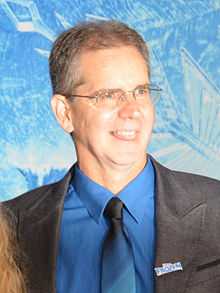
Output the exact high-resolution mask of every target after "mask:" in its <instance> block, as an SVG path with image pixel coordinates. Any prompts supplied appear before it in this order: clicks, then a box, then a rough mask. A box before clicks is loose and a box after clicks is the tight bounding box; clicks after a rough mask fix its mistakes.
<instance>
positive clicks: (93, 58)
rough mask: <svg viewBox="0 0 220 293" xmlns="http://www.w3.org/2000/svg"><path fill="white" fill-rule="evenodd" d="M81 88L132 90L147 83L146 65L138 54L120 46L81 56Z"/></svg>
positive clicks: (89, 52)
mask: <svg viewBox="0 0 220 293" xmlns="http://www.w3.org/2000/svg"><path fill="white" fill-rule="evenodd" d="M79 67H80V75H81V78H82V80H83V84H82V85H81V87H82V88H83V87H87V88H89V89H90V88H91V90H92V89H93V88H95V89H97V88H125V89H128V88H129V87H130V88H133V87H135V86H137V85H139V84H144V83H147V82H148V71H147V65H146V62H145V60H144V58H143V56H142V55H141V54H140V52H139V51H138V50H137V49H136V48H135V47H131V46H121V47H114V48H108V49H100V50H95V51H87V52H84V53H82V54H81V56H80V61H79Z"/></svg>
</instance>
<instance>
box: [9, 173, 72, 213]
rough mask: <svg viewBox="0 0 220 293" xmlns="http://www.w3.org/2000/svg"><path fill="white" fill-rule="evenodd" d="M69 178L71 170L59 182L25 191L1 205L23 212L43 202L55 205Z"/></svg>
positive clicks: (62, 193) (64, 191) (62, 194)
mask: <svg viewBox="0 0 220 293" xmlns="http://www.w3.org/2000/svg"><path fill="white" fill-rule="evenodd" d="M71 177H72V168H71V169H70V170H69V171H68V172H67V174H66V175H65V176H64V177H63V178H62V179H61V180H59V181H57V182H54V183H50V184H47V185H43V186H41V187H38V188H35V189H33V190H30V191H27V192H25V193H23V194H21V195H19V196H18V197H15V198H13V199H10V200H7V201H4V202H3V205H4V206H6V207H8V208H9V209H11V210H14V211H17V210H19V211H22V210H23V211H25V210H31V209H33V208H35V207H37V206H41V204H43V203H44V202H45V200H46V201H47V204H50V202H53V204H56V202H59V201H60V199H61V198H62V197H63V196H65V194H66V191H67V188H68V186H69V182H70V180H71Z"/></svg>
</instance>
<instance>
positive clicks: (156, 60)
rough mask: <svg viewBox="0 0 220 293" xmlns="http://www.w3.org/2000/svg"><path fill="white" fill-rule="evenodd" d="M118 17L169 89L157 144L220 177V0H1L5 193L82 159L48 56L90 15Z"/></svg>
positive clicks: (158, 153)
mask: <svg viewBox="0 0 220 293" xmlns="http://www.w3.org/2000/svg"><path fill="white" fill-rule="evenodd" d="M93 19H94V20H96V19H117V20H120V21H123V22H125V23H127V24H129V25H130V26H132V27H134V28H136V29H137V30H138V31H139V32H140V33H141V34H142V36H143V37H144V39H145V40H146V41H147V43H148V44H149V47H150V52H151V63H152V64H151V65H152V72H153V77H152V82H154V83H157V84H159V86H160V87H162V88H163V94H162V97H161V99H160V100H159V101H158V103H157V123H156V125H155V128H154V134H153V138H152V142H151V145H150V148H149V152H150V153H151V154H153V156H155V157H156V158H157V159H158V160H159V161H160V162H162V163H163V164H165V165H167V166H169V167H171V168H173V169H178V170H185V171H189V172H194V173H199V174H205V175H208V176H210V177H213V178H218V179H220V172H219V169H220V168H219V167H220V91H219V88H220V78H219V76H220V58H219V56H220V1H219V0H200V1H199V0H190V1H182V0H172V1H170V0H157V1H155V0H124V1H122V0H121V1H119V0H111V1H110V0H96V1H91V0H90V1H89V0H84V1H80V0H62V1H61V0H50V1H48V0H0V200H6V199H9V198H12V197H15V196H17V195H19V194H20V193H22V192H24V191H26V190H28V189H32V188H34V187H36V186H39V185H42V184H45V183H49V182H51V181H55V180H57V179H59V178H60V177H62V176H63V174H64V172H65V170H66V169H67V168H68V167H69V166H70V165H71V164H72V163H73V162H74V161H75V152H74V149H73V145H72V142H71V140H70V138H69V136H68V135H66V134H64V132H63V131H62V130H61V129H60V128H59V126H58V125H57V123H56V121H55V119H54V117H53V114H52V112H51V110H50V96H51V88H50V82H49V76H48V55H49V51H50V48H51V45H52V42H53V41H54V39H55V38H56V36H57V35H58V34H59V33H60V32H61V31H63V30H64V29H67V28H69V27H71V26H73V25H74V24H75V23H76V22H78V21H82V20H93Z"/></svg>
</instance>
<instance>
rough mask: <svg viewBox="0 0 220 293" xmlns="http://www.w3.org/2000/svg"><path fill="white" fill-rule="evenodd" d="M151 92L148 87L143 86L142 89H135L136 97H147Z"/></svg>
mask: <svg viewBox="0 0 220 293" xmlns="http://www.w3.org/2000/svg"><path fill="white" fill-rule="evenodd" d="M148 92H149V90H148V88H147V87H144V86H141V87H137V88H136V89H135V95H136V96H139V97H141V96H146V95H147V94H148Z"/></svg>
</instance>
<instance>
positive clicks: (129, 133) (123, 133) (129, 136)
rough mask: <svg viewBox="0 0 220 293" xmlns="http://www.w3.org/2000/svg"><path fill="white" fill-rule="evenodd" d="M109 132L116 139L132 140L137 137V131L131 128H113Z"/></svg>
mask: <svg viewBox="0 0 220 293" xmlns="http://www.w3.org/2000/svg"><path fill="white" fill-rule="evenodd" d="M111 133H112V135H113V136H114V137H115V138H117V139H120V140H125V141H132V140H134V139H135V138H136V137H137V134H138V131H136V130H132V129H119V130H114V131H112V132H111Z"/></svg>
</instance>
